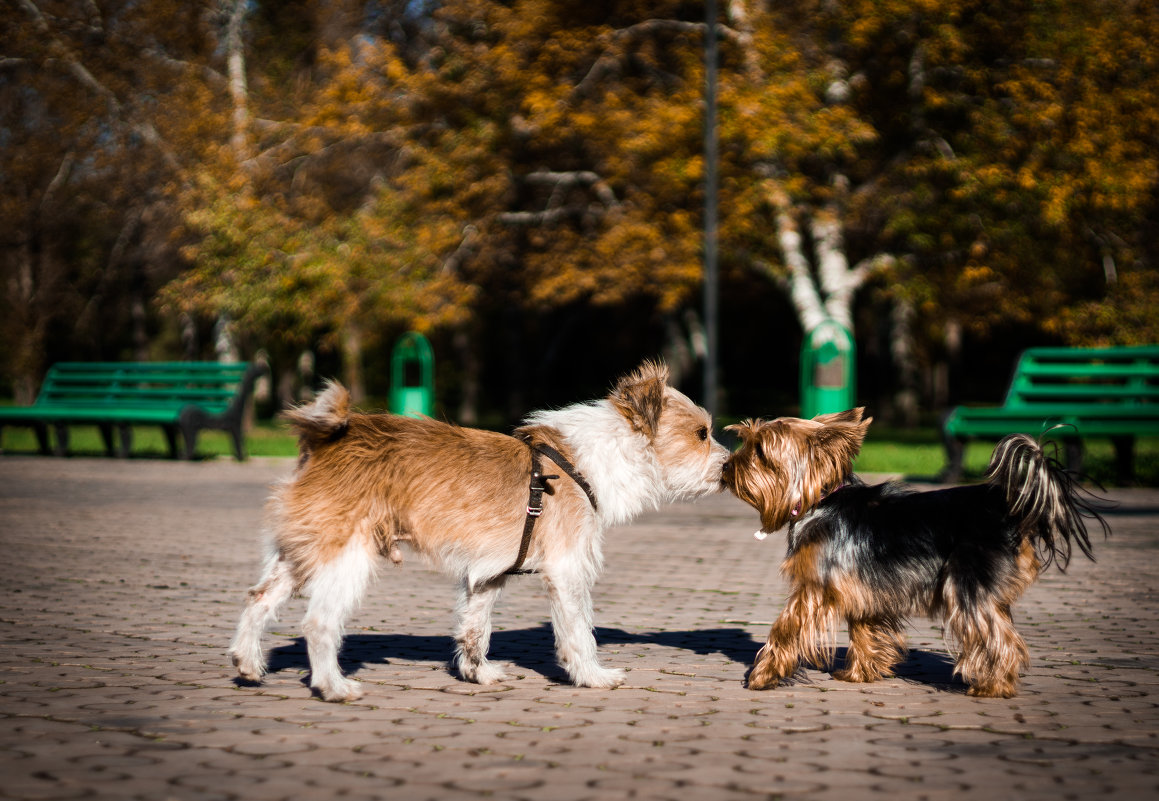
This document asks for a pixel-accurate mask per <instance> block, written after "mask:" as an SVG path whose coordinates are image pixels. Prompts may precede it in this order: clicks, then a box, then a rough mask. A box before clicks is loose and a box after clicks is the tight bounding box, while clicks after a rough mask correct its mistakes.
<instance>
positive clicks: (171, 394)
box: [0, 362, 266, 460]
mask: <svg viewBox="0 0 1159 801" xmlns="http://www.w3.org/2000/svg"><path fill="white" fill-rule="evenodd" d="M265 369H266V368H265V366H264V365H259V364H250V363H247V362H220V363H219V362H59V363H57V364H54V365H53V366H52V367H51V368H49V370H48V375H46V376H45V378H44V383H43V384H41V387H40V393H39V394H38V395H37V397H36V402H35V403H34V404H33V405H31V406H2V407H0V431H2V430H3V428H4V426H23V427H27V428H32V429H34V430H35V432H36V439H37V442H38V444H39V445H40V452H41V453H44V454H47V453H49V442H48V439H49V438H48V429H49V427H51V428H52V429H53V430H54V431H55V433H56V448H55V453H56V454H57V455H59V456H64V455H66V454H67V453H68V433H69V426H74V425H92V426H96V427H97V428H98V429H100V432H101V438H102V439H103V440H104V445H105V450H106V451H107V452H108V454H109V455H110V456H111V455H113V454H114V453H116V455H118V456H122V457H123V456H128V455H129V452H130V451H131V450H132V441H133V440H132V427H133V426H147V425H156V426H160V427H161V429H162V430H163V431H164V432H165V438H166V440H167V441H168V444H169V453H170V455H171V456H173V457H174V458H176V457H177V455H178V434H180V435H181V455H182V456H184V458H186V459H192V458H193V454H194V451H195V449H196V446H197V435H198V433H199V432H200V431H202V430H203V429H216V430H220V431H226V432H228V433H229V434H230V435H231V437H232V438H233V450H234V455H235V456H236V457H237V459H238V460H241V459H243V458H244V452H243V436H242V424H243V418H244V415H245V406H246V402H247V400H248V398H249V396H250V394H251V393H252V391H253V385H254V381H255V380H256V378H257V376H258V375H259V374H261V373H262V372H264V371H265ZM114 429H115V430H116V431H117V432H118V433H119V435H120V436H119V438H118V442H117V444H116V446H114V437H113V431H114Z"/></svg>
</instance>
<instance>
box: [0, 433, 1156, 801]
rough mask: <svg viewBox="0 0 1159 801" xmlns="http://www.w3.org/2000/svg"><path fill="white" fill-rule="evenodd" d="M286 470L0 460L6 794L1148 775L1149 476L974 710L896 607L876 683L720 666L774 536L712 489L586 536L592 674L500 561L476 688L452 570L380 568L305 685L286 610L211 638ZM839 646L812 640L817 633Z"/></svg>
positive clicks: (1107, 780)
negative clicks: (243, 678)
mask: <svg viewBox="0 0 1159 801" xmlns="http://www.w3.org/2000/svg"><path fill="white" fill-rule="evenodd" d="M289 469H290V465H289V463H288V462H284V461H261V460H254V461H250V462H247V463H244V464H235V463H232V462H226V461H213V462H204V463H192V464H191V463H174V462H162V461H144V460H130V461H118V460H97V459H71V460H64V459H41V458H33V457H12V456H8V457H0V547H2V550H0V597H2V598H3V603H2V605H0V642H2V647H0V681H2V683H0V747H2V750H0V797H3V798H21V799H58V798H59V799H66V798H95V799H130V798H140V799H182V800H184V799H244V801H266V800H267V799H291V798H292V799H311V798H344V799H371V798H387V799H406V800H407V801H421V799H472V800H474V799H480V798H501V799H508V798H510V799H558V801H572V800H573V799H575V800H576V801H578V799H588V798H590V799H601V801H615V799H622V798H646V799H681V801H697V800H698V799H711V801H732V799H752V798H774V797H786V798H808V799H818V800H819V801H820V800H822V799H834V800H835V801H836V800H837V799H842V800H845V799H852V800H853V801H857V800H858V799H865V798H877V797H892V798H894V799H927V798H928V799H941V798H954V799H972V798H985V799H987V800H988V801H998V800H999V799H1007V798H1009V799H1038V798H1043V799H1045V798H1050V799H1065V798H1079V799H1085V798H1096V797H1104V796H1105V797H1106V798H1109V799H1130V798H1140V799H1142V798H1155V797H1156V791H1157V790H1159V711H1157V703H1159V657H1157V654H1159V636H1157V627H1159V600H1157V590H1156V583H1157V582H1156V579H1157V576H1159V566H1157V564H1156V557H1157V556H1159V492H1157V491H1151V490H1131V491H1117V492H1114V493H1113V496H1114V498H1115V500H1117V501H1118V502H1119V503H1120V506H1119V508H1118V510H1117V511H1116V512H1115V513H1114V514H1113V515H1111V516H1110V521H1111V524H1112V526H1113V528H1114V534H1113V536H1112V537H1111V539H1110V540H1108V541H1106V542H1105V543H1104V542H1099V543H1098V544H1097V555H1098V557H1099V561H1098V562H1097V563H1090V562H1087V561H1086V560H1083V559H1081V557H1080V558H1079V559H1076V560H1075V561H1074V562H1073V563H1072V565H1071V568H1070V571H1069V572H1068V573H1067V574H1066V575H1061V574H1059V573H1057V572H1051V573H1050V574H1048V575H1046V576H1045V577H1044V578H1043V579H1042V580H1041V581H1040V582H1039V583H1038V584H1037V585H1035V586H1034V587H1033V588H1031V590H1030V591H1029V593H1028V594H1027V595H1026V597H1025V598H1024V599H1023V600H1022V602H1021V603H1020V604H1019V606H1018V607H1017V608H1016V618H1017V621H1018V625H1019V627H1020V629H1021V631H1022V632H1023V634H1024V635H1025V636H1026V638H1027V641H1028V643H1029V646H1030V651H1031V655H1032V659H1033V665H1032V667H1031V668H1030V671H1029V673H1028V674H1027V676H1026V677H1025V680H1024V684H1023V690H1022V694H1021V695H1019V696H1018V697H1017V698H1014V699H1010V700H995V699H974V698H969V697H967V696H966V695H965V692H964V690H965V687H964V686H963V685H962V684H961V682H959V681H957V680H956V679H955V678H953V676H952V673H951V663H950V658H949V656H948V654H947V650H946V646H945V644H944V643H943V641H942V639H941V634H940V630H939V628H938V627H937V626H935V625H934V624H933V623H932V622H929V621H924V620H920V621H916V622H915V623H914V624H913V626H912V627H911V630H910V645H911V647H912V651H911V654H910V657H909V659H908V660H907V661H906V662H905V663H904V664H903V665H902V666H901V668H900V669H899V671H898V674H899V675H898V677H897V678H895V679H890V680H886V681H882V682H879V683H876V684H873V685H853V684H844V683H841V682H837V681H834V680H833V679H832V678H831V677H830V676H829V675H828V674H827V673H824V672H821V671H810V672H809V678H810V680H811V682H810V683H808V684H802V685H797V686H794V687H790V688H783V689H778V690H774V691H769V692H763V693H757V692H751V691H748V690H746V689H745V688H744V687H743V684H742V680H743V677H744V674H745V670H746V669H747V667H748V665H749V663H750V661H751V659H752V657H753V655H754V653H755V652H756V650H757V647H758V645H759V644H760V642H761V641H762V640H763V637H764V634H765V632H766V630H767V627H768V623H769V621H770V620H771V619H772V617H773V616H774V615H775V614H776V613H777V611H778V609H779V607H780V604H781V603H782V601H783V599H784V592H785V586H784V584H783V582H782V581H781V580H780V578H779V576H778V575H777V566H778V564H779V562H780V559H781V557H782V556H783V550H784V539H783V537H781V536H773V537H770V538H769V539H768V540H766V541H765V542H763V543H759V542H757V541H755V540H754V539H753V537H752V531H753V530H754V529H755V528H756V525H757V521H756V515H755V513H753V512H752V511H751V510H750V509H748V507H746V506H743V505H742V504H740V503H739V502H738V501H735V500H733V499H732V498H730V497H728V496H719V497H715V498H710V499H707V500H704V501H702V502H700V503H697V504H688V505H679V506H672V507H666V508H664V509H661V510H660V511H658V512H655V513H653V514H650V515H648V516H647V517H645V518H643V519H641V520H640V521H638V522H637V523H636V524H635V525H632V526H627V527H623V528H619V529H615V530H613V531H611V532H610V534H609V537H608V543H607V569H606V571H605V575H604V578H603V580H602V581H601V583H600V584H598V585H597V587H596V593H595V600H596V607H597V617H596V619H597V625H598V629H597V637H598V640H599V643H600V653H601V656H602V659H603V660H604V662H605V664H607V665H609V666H614V667H623V668H627V669H628V670H629V671H630V672H629V674H628V682H627V684H626V685H625V686H623V687H621V688H618V689H615V690H607V691H605V690H590V689H578V688H575V687H572V686H570V685H568V684H566V683H563V682H562V681H561V672H560V670H559V669H558V668H557V667H556V666H555V664H554V660H553V656H552V635H551V630H550V628H549V627H548V625H547V620H548V616H547V608H546V598H545V593H544V591H543V588H542V586H541V585H540V583H539V581H538V580H537V579H535V578H534V577H527V578H519V579H514V580H512V582H511V583H510V584H509V585H508V590H507V592H506V593H505V596H504V598H503V599H502V601H501V602H500V605H499V608H498V609H497V612H496V617H495V623H496V632H495V636H494V641H493V648H492V654H493V657H494V658H495V659H496V660H497V661H499V662H500V663H503V664H505V665H506V666H508V667H509V668H510V670H511V673H512V676H513V678H512V679H511V680H510V681H509V682H508V683H506V684H503V685H500V686H495V687H479V686H476V685H473V684H467V683H463V682H460V681H458V680H457V679H456V678H455V677H454V675H453V674H452V673H451V672H450V671H449V670H448V664H447V663H448V659H449V657H450V654H451V650H452V642H451V638H450V631H451V626H452V618H451V607H452V602H453V588H452V586H451V585H450V583H449V581H448V580H446V579H445V578H443V577H441V576H439V575H437V574H434V573H431V572H429V571H428V570H426V569H425V568H424V567H423V566H422V565H421V564H419V563H417V562H416V561H415V560H413V559H408V560H407V562H406V563H405V564H404V565H403V566H402V567H399V568H393V567H391V566H389V565H388V566H386V568H384V570H383V573H382V576H381V579H380V581H379V582H378V584H377V586H376V587H375V589H374V591H373V592H372V593H371V595H370V597H369V599H368V601H367V603H366V604H365V606H364V607H363V609H362V610H361V611H360V612H359V614H358V615H357V616H356V618H355V619H354V620H353V621H352V623H351V626H350V629H349V636H348V639H347V641H346V645H345V648H344V651H343V665H344V668H345V669H347V670H349V671H352V672H354V673H356V674H357V676H358V678H359V679H361V680H362V682H363V683H364V687H365V689H366V696H365V698H364V699H363V700H361V701H360V702H358V703H354V704H344V705H336V704H327V703H324V702H322V701H319V700H317V699H315V698H312V697H311V695H310V692H309V689H308V688H307V686H306V684H305V680H306V677H307V662H306V655H305V649H304V646H303V643H302V640H301V638H300V632H299V630H298V627H297V621H298V618H299V617H300V615H301V614H302V612H303V610H304V604H303V602H302V601H300V600H295V601H293V602H292V605H291V608H290V609H289V611H288V613H287V614H286V616H285V622H284V623H281V624H279V626H278V628H277V629H276V631H275V632H273V633H272V635H271V636H270V637H269V638H268V640H267V642H268V643H269V645H270V646H271V648H272V649H273V650H272V673H271V675H270V676H269V677H268V680H267V681H266V682H265V683H264V684H263V685H262V686H260V687H254V686H240V685H239V684H237V683H235V681H234V674H233V670H232V668H231V666H230V665H229V663H228V660H227V658H226V656H225V651H226V647H227V644H228V642H229V639H230V636H231V634H232V629H233V625H234V623H235V621H236V618H237V614H238V612H239V611H240V608H241V603H242V600H243V596H244V592H245V590H246V588H247V587H248V586H249V585H250V584H251V583H252V582H253V581H254V579H255V578H256V575H257V568H258V558H259V554H260V544H259V540H260V535H259V528H260V521H261V510H262V505H263V501H264V498H265V496H266V494H267V491H268V487H269V485H270V484H271V483H272V482H274V481H276V480H277V479H278V478H279V477H281V476H283V475H285V474H286V473H287V472H288V471H289ZM843 638H844V633H842V634H841V635H840V636H839V640H838V645H839V648H838V653H839V655H840V652H841V648H840V646H841V645H842V644H843V643H844V642H845V640H844V639H843Z"/></svg>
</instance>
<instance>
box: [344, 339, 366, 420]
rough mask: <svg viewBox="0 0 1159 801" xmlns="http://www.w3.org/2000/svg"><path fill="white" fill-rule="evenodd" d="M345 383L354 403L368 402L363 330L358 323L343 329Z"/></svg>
mask: <svg viewBox="0 0 1159 801" xmlns="http://www.w3.org/2000/svg"><path fill="white" fill-rule="evenodd" d="M342 375H343V383H344V384H346V389H347V391H348V392H349V393H350V401H351V402H352V403H356V404H357V403H362V402H363V401H365V400H366V379H365V376H364V374H363V371H362V329H361V328H360V327H359V326H358V324H357V323H354V322H350V323H347V324H346V326H345V328H343V329H342Z"/></svg>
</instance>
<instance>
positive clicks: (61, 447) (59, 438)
mask: <svg viewBox="0 0 1159 801" xmlns="http://www.w3.org/2000/svg"><path fill="white" fill-rule="evenodd" d="M53 429H54V430H55V432H56V447H54V448H53V451H52V452H53V453H55V454H56V455H57V456H68V426H66V425H64V424H62V423H57V424H56V425H55V426H53Z"/></svg>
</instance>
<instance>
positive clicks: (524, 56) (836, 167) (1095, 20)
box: [0, 0, 1159, 412]
mask: <svg viewBox="0 0 1159 801" xmlns="http://www.w3.org/2000/svg"><path fill="white" fill-rule="evenodd" d="M719 5H720V15H719V18H718V27H717V35H718V39H719V46H720V73H719V117H718V120H719V130H720V150H719V157H720V198H719V207H720V253H721V260H722V269H723V273H722V274H723V278H722V280H723V281H724V282H725V284H726V285H727V286H729V287H731V288H732V289H731V291H732V292H733V293H738V294H741V295H744V294H746V293H748V294H753V293H756V292H759V291H768V289H769V288H770V287H772V288H775V291H776V292H778V293H780V294H782V295H783V297H785V298H786V299H787V300H788V305H787V306H786V308H790V309H792V310H793V311H794V312H795V314H796V316H797V319H798V321H799V322H800V325H801V326H804V327H810V326H811V325H813V324H815V322H816V320H817V319H819V317H821V316H831V317H836V318H838V319H843V320H844V321H846V322H847V324H849V325H850V326H852V327H854V328H855V329H857V331H858V335H859V338H862V339H864V338H865V337H870V336H881V337H884V338H885V339H886V340H887V342H889V343H901V346H899V347H893V348H892V352H893V354H894V355H893V356H892V357H891V358H894V359H896V360H900V362H905V363H904V364H902V363H900V362H899V364H897V365H896V366H897V375H898V376H909V378H899V379H898V380H899V381H902V382H904V381H911V382H912V383H913V384H914V385H913V386H912V387H910V389H912V390H914V391H916V392H921V393H924V400H925V403H926V405H927V406H931V407H932V406H934V405H936V404H937V403H938V402H941V401H944V400H945V398H944V397H937V396H935V395H931V394H930V392H931V390H930V389H929V386H930V385H928V383H927V384H924V385H923V384H922V383H921V382H920V381H918V380H917V378H915V376H916V375H918V374H919V373H920V372H921V371H923V370H925V371H928V370H931V369H933V366H934V365H935V363H936V362H938V361H940V360H945V359H947V358H949V357H950V356H952V355H953V353H952V352H953V351H954V349H955V348H960V347H961V345H960V343H961V342H963V341H968V342H971V343H974V345H975V346H986V345H987V343H988V342H989V341H990V338H991V337H992V336H993V335H994V333H995V332H997V331H1003V330H1008V329H1009V327H1010V326H1012V325H1016V326H1018V327H1019V330H1020V331H1023V332H1031V333H1030V336H1032V337H1033V338H1035V339H1036V341H1051V342H1061V343H1069V344H1087V343H1107V344H1110V343H1117V344H1127V343H1135V342H1147V341H1152V342H1153V341H1159V322H1157V320H1159V316H1157V315H1155V314H1154V313H1153V312H1152V311H1151V310H1152V309H1154V308H1156V304H1157V303H1159V284H1157V281H1156V278H1155V275H1156V258H1157V256H1159V254H1157V252H1156V242H1157V241H1159V237H1157V236H1156V234H1157V231H1156V220H1157V219H1159V214H1157V207H1156V206H1157V202H1159V192H1157V189H1159V142H1157V141H1156V140H1157V137H1159V133H1157V132H1159V119H1157V117H1159V64H1157V63H1156V61H1157V59H1159V50H1156V48H1155V47H1154V46H1153V43H1154V42H1155V41H1156V40H1157V38H1159V7H1157V4H1156V3H1155V2H1153V0H1128V1H1127V2H1121V1H1117V2H1111V0H1059V2H1053V3H1038V2H1032V1H1031V0H1011V1H1010V2H1003V3H992V2H985V1H984V0H848V1H847V2H840V3H832V2H823V1H822V0H791V1H790V2H778V3H766V2H758V1H755V0H749V1H748V2H745V0H733V1H732V2H723V1H722V2H720V3H719ZM706 31H707V26H706V24H705V18H704V7H703V5H702V4H697V3H686V2H676V0H621V1H615V0H611V1H609V2H585V3H573V2H564V1H563V0H511V1H510V2H489V1H487V0H446V1H445V2H435V1H434V0H431V1H430V2H413V0H412V1H411V2H407V1H406V0H382V1H380V2H369V3H366V2H353V0H343V1H336V2H322V1H321V0H289V1H288V2H281V1H279V2H275V1H274V0H260V1H259V2H242V1H241V0H227V1H223V2H219V3H218V2H215V3H180V2H175V1H173V2H156V3H136V2H131V0H108V1H107V2H102V1H101V0H97V1H96V2H79V0H73V1H70V0H17V2H14V3H12V4H9V9H8V11H6V12H5V14H4V15H3V17H2V19H0V40H2V41H3V42H4V46H3V53H2V55H0V98H2V99H3V103H2V104H0V109H2V111H0V115H2V116H0V142H2V143H3V148H0V204H2V206H0V209H2V211H3V214H0V227H2V231H3V245H2V250H0V256H2V261H0V269H2V270H3V277H4V294H3V297H2V299H0V302H2V307H0V320H2V322H0V336H2V337H3V341H4V344H5V347H4V348H3V355H0V373H2V377H3V379H4V380H5V382H6V383H8V384H10V385H11V386H12V387H13V390H14V392H15V393H16V394H17V395H18V396H21V397H23V398H27V397H29V395H30V393H31V392H33V391H34V388H35V384H36V380H37V378H38V376H39V375H40V374H41V373H42V372H43V370H44V369H45V368H46V366H47V364H48V363H50V362H51V361H52V360H54V359H56V358H97V357H103V358H122V357H126V356H135V357H139V358H145V357H149V356H161V355H166V356H170V357H173V356H178V357H179V356H181V355H183V354H184V355H199V354H204V353H205V352H206V351H207V349H211V348H212V341H211V337H210V334H209V332H210V330H211V329H212V327H213V326H214V325H215V324H218V325H219V326H220V324H221V322H222V321H228V324H229V326H230V330H231V331H232V332H233V336H234V338H235V340H237V341H238V342H240V343H241V347H242V349H243V350H244V351H246V352H248V353H252V352H253V351H254V350H256V349H258V348H263V349H266V350H267V351H268V352H270V353H271V354H273V358H274V359H275V360H278V359H280V360H282V361H283V362H285V363H288V364H292V363H293V361H294V359H296V358H297V354H298V353H300V352H301V351H302V350H305V349H313V350H318V351H319V352H323V353H325V352H333V353H336V354H337V353H340V354H344V357H343V358H344V359H345V360H346V364H345V368H344V369H346V370H354V371H357V369H358V364H359V363H360V361H361V359H362V358H363V353H364V352H365V351H366V350H367V349H370V348H378V349H381V348H382V347H385V345H386V344H388V342H389V339H390V337H392V336H394V335H396V334H397V333H398V332H399V331H401V330H405V329H407V328H417V329H419V330H422V331H426V332H428V333H431V334H432V335H438V336H443V337H444V338H445V341H446V342H447V343H454V352H453V353H452V354H448V356H449V361H450V362H452V363H453V364H455V365H456V370H457V373H456V374H457V375H459V376H461V379H457V380H461V381H462V383H463V390H462V392H463V394H464V396H470V395H471V392H472V390H471V387H470V384H471V382H472V381H475V380H477V376H478V374H479V372H480V371H481V370H482V371H484V372H485V371H486V369H487V365H486V361H487V354H488V353H490V352H493V351H494V348H491V349H488V347H487V346H486V342H487V340H488V339H489V338H495V337H497V336H508V335H507V334H499V333H497V331H496V330H495V326H496V325H497V324H498V323H497V321H502V324H503V325H505V326H506V325H523V326H528V325H530V324H529V323H527V322H526V321H527V320H530V319H538V320H539V321H540V322H539V323H538V324H537V325H539V326H540V328H546V329H547V330H546V333H544V332H542V331H539V330H538V329H537V332H538V333H537V335H540V336H556V337H563V336H565V335H566V336H578V335H579V334H578V333H575V332H572V333H568V332H567V331H565V329H564V327H563V326H561V325H558V324H556V323H552V322H544V319H545V318H544V317H543V315H545V314H547V313H549V312H550V310H551V309H565V308H566V309H594V308H598V309H607V310H616V309H625V310H626V309H631V310H632V314H633V316H638V315H640V314H641V310H643V314H644V317H645V324H646V325H648V326H650V327H651V328H653V329H656V330H658V331H663V332H664V333H663V334H662V335H661V339H663V340H664V341H666V342H667V344H668V346H669V349H670V350H671V351H672V352H674V353H675V352H687V353H691V354H693V356H694V355H695V352H696V341H697V335H698V334H697V332H698V330H699V328H698V326H699V320H698V310H699V308H700V306H699V304H700V293H701V285H702V248H703V236H702V226H703V217H702V209H703V201H704V197H703V188H704V172H705V164H704V159H705V154H704V145H703V122H704V107H703V97H704V80H705V68H704V60H703V58H704V55H703V53H704V41H705V35H706ZM883 313H884V319H882V315H883ZM867 315H870V316H871V317H872V319H869V320H868V324H867ZM520 320H522V321H524V322H519V321H520ZM512 321H515V322H512ZM729 322H730V326H731V327H730V328H728V329H726V331H728V332H732V336H733V337H734V339H735V341H733V342H730V341H728V340H727V339H726V340H725V341H724V342H723V343H722V344H723V347H724V348H725V350H734V351H735V352H736V353H737V354H738V358H739V355H740V354H742V353H743V352H744V351H743V348H745V347H748V345H749V343H748V339H750V338H751V337H747V336H744V333H745V328H744V321H740V320H730V321H729ZM754 324H755V321H754ZM875 328H876V329H881V331H884V333H880V332H877V331H874V330H871V329H875ZM518 339H519V338H518V337H515V340H516V341H518ZM798 342H799V340H798V341H797V342H793V341H789V342H785V343H784V345H783V348H782V350H783V352H784V353H785V354H786V358H788V359H792V358H795V355H794V352H795V348H796V347H797V344H798ZM681 343H683V347H682V348H681V347H677V346H678V345H681ZM1026 344H1030V342H1027V343H1026ZM886 349H887V350H889V349H890V348H889V347H887V348H886ZM643 355H648V354H645V353H634V354H627V355H626V356H625V357H626V358H631V359H634V358H637V357H639V356H643ZM596 358H598V354H597V355H596ZM617 363H618V362H617ZM789 372H791V370H790V371H789ZM726 380H727V381H735V382H740V381H747V380H751V378H750V377H747V376H743V375H738V374H737V373H736V372H735V371H734V372H733V373H731V374H729V375H727V376H726ZM755 411H757V412H759V411H761V410H755Z"/></svg>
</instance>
